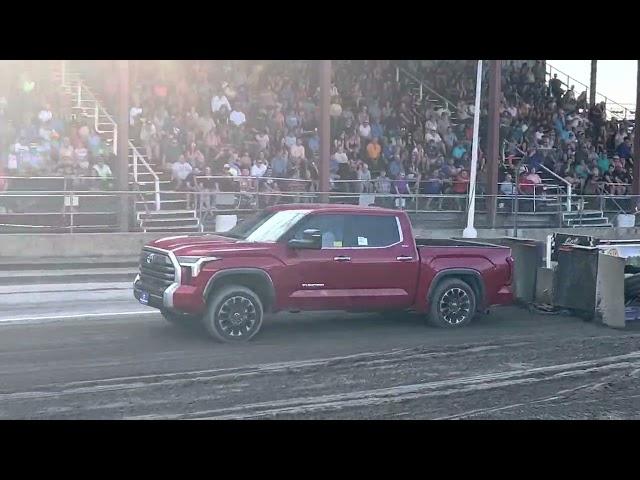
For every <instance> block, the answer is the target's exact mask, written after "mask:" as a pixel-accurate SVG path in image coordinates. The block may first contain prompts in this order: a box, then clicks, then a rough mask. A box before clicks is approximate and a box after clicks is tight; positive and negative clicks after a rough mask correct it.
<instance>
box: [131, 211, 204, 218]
mask: <svg viewBox="0 0 640 480" xmlns="http://www.w3.org/2000/svg"><path fill="white" fill-rule="evenodd" d="M176 217H179V218H184V219H191V218H196V211H195V210H159V211H155V210H152V211H149V212H138V214H137V218H138V220H143V219H149V220H157V219H165V218H172V219H175V218H176Z"/></svg>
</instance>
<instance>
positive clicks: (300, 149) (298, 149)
mask: <svg viewBox="0 0 640 480" xmlns="http://www.w3.org/2000/svg"><path fill="white" fill-rule="evenodd" d="M290 153H291V159H304V158H306V156H305V151H304V145H302V139H300V138H298V139H297V140H296V144H295V145H293V146H292V147H291V149H290Z"/></svg>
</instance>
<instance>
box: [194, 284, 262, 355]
mask: <svg viewBox="0 0 640 480" xmlns="http://www.w3.org/2000/svg"><path fill="white" fill-rule="evenodd" d="M262 316H263V307H262V302H261V301H260V297H258V295H256V294H255V293H254V292H253V291H252V290H250V289H248V288H246V287H242V286H239V285H229V286H226V287H222V288H221V289H220V290H219V291H218V292H215V293H214V295H213V296H212V297H211V300H210V301H209V306H208V308H207V313H206V314H205V315H204V317H203V318H202V321H203V323H204V326H205V328H206V329H207V332H208V333H209V335H210V336H211V337H213V338H214V339H215V340H218V341H220V342H225V343H239V342H246V341H248V340H251V338H253V337H254V336H255V335H256V334H257V333H258V332H259V331H260V328H261V327H262Z"/></svg>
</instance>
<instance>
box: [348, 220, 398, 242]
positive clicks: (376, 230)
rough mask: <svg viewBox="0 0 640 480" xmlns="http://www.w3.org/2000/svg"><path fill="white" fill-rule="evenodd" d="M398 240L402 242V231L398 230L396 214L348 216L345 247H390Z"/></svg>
mask: <svg viewBox="0 0 640 480" xmlns="http://www.w3.org/2000/svg"><path fill="white" fill-rule="evenodd" d="M398 242H400V232H399V231H398V222H397V221H396V217H395V216H389V215H384V216H383V215H349V216H347V219H346V223H345V239H344V246H345V247H350V248H366V247H388V246H390V245H393V244H395V243H398Z"/></svg>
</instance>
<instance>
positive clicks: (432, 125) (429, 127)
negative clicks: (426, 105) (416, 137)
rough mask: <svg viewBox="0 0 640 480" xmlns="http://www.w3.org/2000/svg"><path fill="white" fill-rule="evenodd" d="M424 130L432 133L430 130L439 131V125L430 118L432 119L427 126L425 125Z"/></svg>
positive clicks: (426, 123)
mask: <svg viewBox="0 0 640 480" xmlns="http://www.w3.org/2000/svg"><path fill="white" fill-rule="evenodd" d="M424 128H425V130H427V131H430V130H437V129H438V124H437V123H436V121H435V120H433V118H431V117H430V118H429V119H428V120H427V121H426V122H425V124H424Z"/></svg>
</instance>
